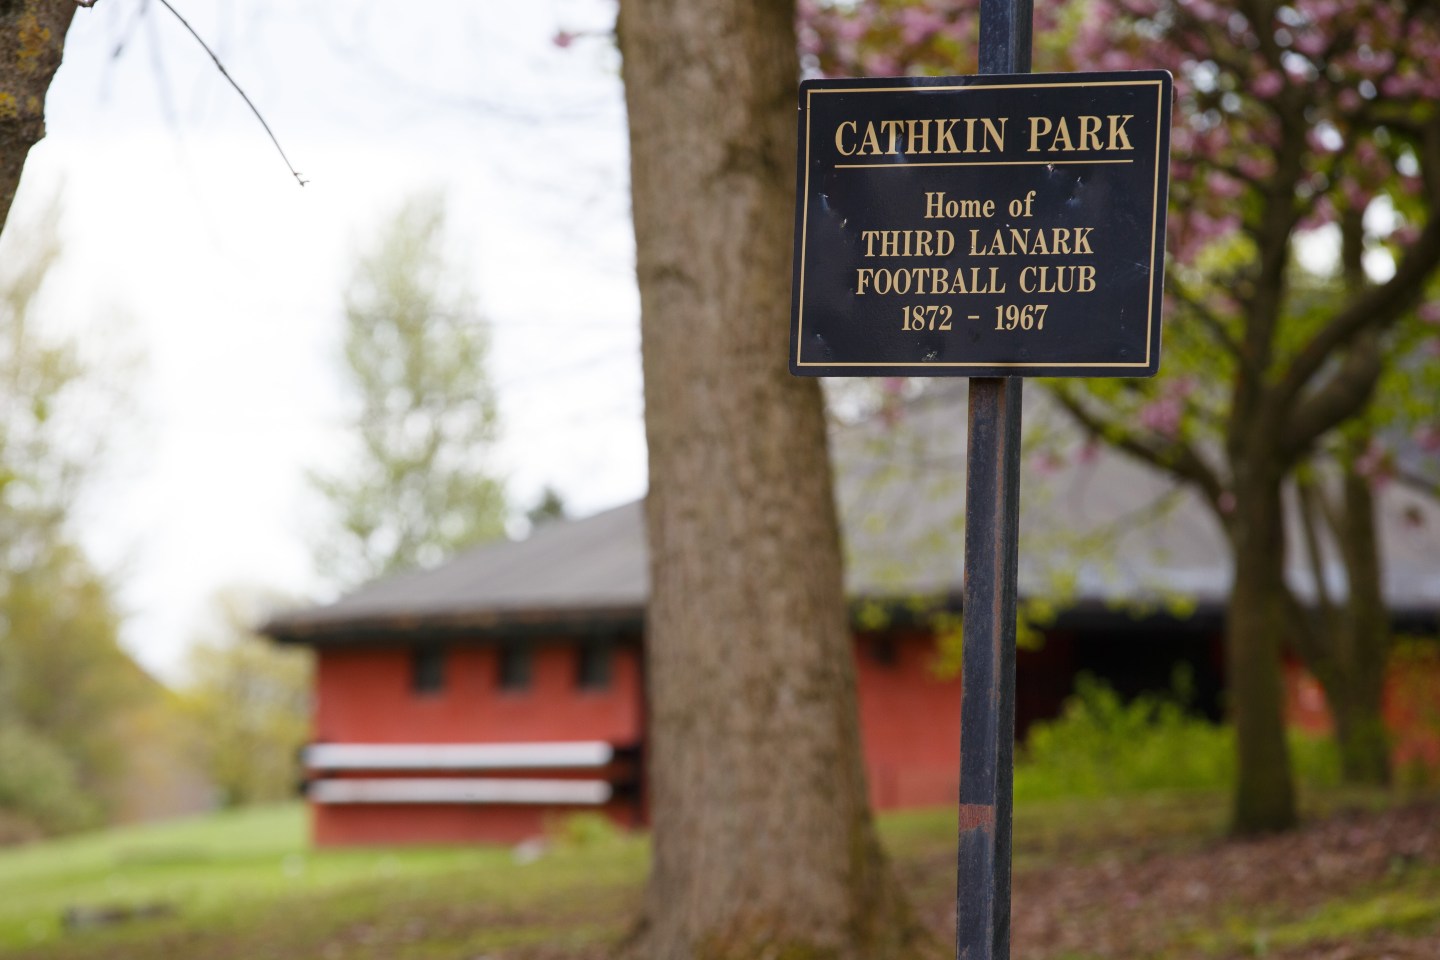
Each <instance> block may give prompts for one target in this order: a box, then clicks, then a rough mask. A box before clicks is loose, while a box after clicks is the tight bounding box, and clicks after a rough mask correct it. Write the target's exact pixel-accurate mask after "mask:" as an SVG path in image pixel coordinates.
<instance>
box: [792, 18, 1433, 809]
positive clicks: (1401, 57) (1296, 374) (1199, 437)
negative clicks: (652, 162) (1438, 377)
mask: <svg viewBox="0 0 1440 960" xmlns="http://www.w3.org/2000/svg"><path fill="white" fill-rule="evenodd" d="M976 7H978V4H977V3H973V2H965V3H960V4H954V3H948V2H942V0H888V2H886V3H882V4H861V5H850V4H839V3H835V4H828V3H827V4H818V3H817V4H811V5H809V6H808V7H807V8H806V9H807V12H808V14H809V20H808V23H809V26H808V28H807V31H806V33H805V38H806V43H807V53H808V54H809V55H810V56H811V57H812V58H813V63H814V65H815V66H816V67H818V68H819V69H822V70H831V71H838V72H858V71H862V70H869V71H878V72H899V71H905V70H914V71H935V72H956V71H961V72H963V70H964V63H965V62H966V61H965V59H963V58H957V55H956V51H957V50H959V49H962V48H963V49H966V50H968V49H972V47H970V46H968V44H970V43H971V38H973V30H974V26H975V16H974V13H975V9H976ZM1046 15H1047V16H1049V17H1050V18H1051V19H1050V20H1049V21H1047V22H1046V23H1044V24H1041V26H1053V27H1055V28H1056V29H1055V31H1054V33H1055V37H1058V38H1059V39H1058V42H1057V41H1056V40H1054V39H1052V40H1050V41H1046V40H1045V39H1043V38H1042V39H1041V40H1040V41H1039V43H1038V46H1039V47H1040V50H1039V53H1040V54H1041V55H1040V56H1037V63H1043V64H1045V65H1046V66H1048V67H1051V68H1059V69H1076V68H1081V69H1107V70H1117V69H1131V68H1136V67H1165V68H1167V69H1169V70H1170V71H1171V72H1172V73H1173V74H1174V76H1175V85H1176V107H1175V127H1174V133H1173V140H1172V148H1173V152H1172V165H1171V194H1170V199H1171V204H1170V228H1169V251H1170V254H1171V261H1170V266H1169V270H1168V273H1167V277H1166V280H1167V294H1168V299H1169V307H1168V313H1169V319H1168V321H1167V333H1166V360H1165V364H1166V370H1167V373H1166V375H1165V376H1163V377H1161V378H1159V379H1157V380H1156V381H1153V382H1149V383H1134V382H1128V381H1095V382H1092V383H1080V382H1067V383H1064V384H1059V385H1057V387H1056V395H1057V396H1058V397H1059V398H1060V399H1061V401H1062V402H1063V403H1064V404H1065V405H1066V407H1067V408H1068V409H1069V410H1070V412H1071V414H1072V415H1073V416H1074V417H1075V418H1076V420H1077V421H1078V422H1079V423H1080V424H1082V426H1083V427H1084V428H1085V429H1086V430H1088V431H1089V432H1091V433H1092V434H1093V435H1094V436H1095V437H1097V438H1099V439H1100V440H1103V441H1105V442H1107V443H1111V444H1113V445H1115V446H1116V447H1118V448H1119V449H1121V450H1123V451H1125V452H1127V453H1128V454H1130V455H1132V456H1135V457H1138V458H1140V459H1141V460H1144V461H1146V462H1148V463H1150V464H1151V465H1153V466H1155V467H1157V468H1159V469H1162V470H1165V471H1168V472H1169V473H1171V474H1172V475H1174V476H1175V477H1176V478H1177V479H1178V480H1179V481H1181V482H1182V483H1185V484H1187V485H1189V486H1190V487H1191V488H1193V489H1194V490H1195V491H1196V492H1197V493H1198V494H1199V495H1200V497H1201V498H1202V500H1203V501H1204V502H1205V503H1206V504H1208V505H1209V506H1210V508H1211V510H1212V511H1213V515H1214V517H1215V519H1216V522H1217V524H1218V526H1219V528H1220V529H1221V530H1222V531H1223V532H1224V534H1225V536H1226V538H1227V540H1228V542H1229V546H1230V550H1231V555H1232V561H1233V566H1234V570H1235V578H1234V589H1233V591H1232V594H1231V598H1230V602H1229V606H1228V612H1227V630H1226V644H1227V657H1226V660H1227V664H1228V691H1229V705H1230V714H1231V718H1232V720H1233V721H1234V723H1235V724H1236V727H1237V734H1238V735H1237V738H1236V742H1237V765H1238V778H1237V787H1236V794H1235V810H1234V823H1235V826H1236V828H1237V829H1238V830H1241V831H1255V830H1269V829H1278V828H1284V827H1288V826H1290V825H1291V824H1293V823H1294V822H1295V817H1296V810H1295V801H1294V789H1293V785H1292V779H1291V775H1290V763H1289V759H1288V750H1287V747H1286V741H1285V736H1284V727H1283V699H1282V688H1281V673H1280V652H1281V649H1282V646H1283V644H1284V643H1285V642H1286V641H1287V640H1289V641H1291V642H1296V643H1297V647H1296V648H1297V649H1298V650H1299V651H1300V652H1301V653H1302V655H1304V656H1305V657H1306V658H1307V661H1309V662H1310V665H1311V667H1312V669H1314V670H1315V672H1316V673H1317V676H1319V677H1320V679H1321V680H1322V682H1323V683H1325V685H1326V690H1327V694H1328V695H1329V699H1330V703H1331V706H1332V708H1334V709H1335V710H1336V711H1337V713H1345V714H1347V716H1346V717H1343V718H1342V719H1341V721H1340V724H1339V728H1340V730H1341V732H1342V735H1348V733H1349V732H1351V731H1360V730H1366V729H1372V730H1373V729H1374V727H1375V719H1376V718H1375V717H1374V713H1373V711H1374V708H1375V706H1376V704H1378V697H1376V696H1372V695H1371V691H1372V690H1373V688H1374V687H1375V684H1376V683H1377V682H1378V681H1374V680H1372V679H1371V678H1372V677H1374V676H1382V677H1383V667H1382V669H1381V670H1380V671H1379V672H1377V671H1375V670H1374V669H1372V666H1373V661H1375V659H1376V658H1377V657H1378V658H1379V660H1380V662H1381V663H1382V664H1383V659H1384V650H1385V649H1386V644H1385V642H1384V640H1383V638H1382V637H1375V636H1374V633H1373V631H1371V630H1369V629H1368V628H1362V634H1363V636H1368V637H1370V638H1371V639H1369V640H1366V639H1361V640H1360V642H1359V644H1358V645H1355V644H1351V643H1349V642H1348V641H1347V642H1346V643H1344V644H1339V645H1337V643H1336V642H1330V641H1320V640H1315V642H1305V641H1306V638H1305V637H1304V636H1300V635H1297V629H1298V628H1299V624H1298V623H1297V621H1296V617H1295V614H1296V602H1295V597H1294V596H1293V594H1292V593H1291V591H1290V589H1289V587H1288V586H1287V584H1286V580H1285V549H1286V539H1287V537H1286V529H1287V520H1286V513H1285V508H1284V499H1285V490H1286V489H1287V486H1288V484H1289V483H1290V481H1291V480H1292V479H1293V478H1294V477H1295V476H1296V472H1297V471H1298V470H1300V469H1301V468H1302V467H1303V466H1304V465H1305V464H1307V463H1309V462H1310V461H1311V460H1312V459H1313V458H1314V457H1316V456H1317V455H1320V454H1322V453H1323V452H1324V449H1325V446H1326V442H1327V438H1328V437H1330V436H1331V435H1332V433H1333V431H1335V430H1336V428H1338V427H1340V426H1341V425H1342V424H1345V423H1346V422H1347V421H1349V420H1352V419H1353V418H1355V417H1357V416H1359V415H1361V414H1362V413H1364V411H1366V410H1367V408H1368V407H1369V405H1370V404H1371V402H1372V398H1373V397H1374V396H1375V394H1376V390H1377V384H1378V383H1379V382H1380V380H1381V378H1382V376H1383V374H1384V372H1385V370H1386V369H1387V368H1388V367H1390V366H1392V365H1393V364H1395V363H1397V362H1401V361H1402V360H1404V359H1405V358H1407V357H1409V356H1411V353H1410V352H1409V351H1410V349H1411V348H1410V347H1408V346H1407V344H1413V342H1414V336H1413V332H1414V331H1415V330H1416V329H1417V327H1418V325H1419V324H1420V316H1421V312H1422V311H1417V307H1421V305H1422V303H1423V302H1424V301H1425V297H1426V293H1427V291H1428V289H1429V288H1430V285H1431V283H1432V280H1433V278H1434V276H1435V272H1436V268H1437V265H1440V216H1437V211H1440V109H1437V105H1436V104H1437V96H1440V80H1437V77H1436V74H1435V72H1434V70H1433V69H1432V66H1433V60H1434V56H1433V53H1434V51H1435V49H1437V44H1440V11H1437V10H1436V9H1435V8H1434V7H1433V6H1431V5H1427V4H1416V3H1408V2H1403V0H1383V2H1377V3H1372V4H1357V3H1331V2H1321V0H1314V2H1312V0H1300V2H1296V3H1293V4H1239V5H1234V4H1215V3H1206V2H1194V3H1191V2H1182V0H1091V2H1087V3H1080V4H1074V5H1071V6H1070V7H1067V8H1065V9H1064V10H1063V11H1060V12H1058V13H1056V12H1055V11H1048V12H1047V14H1046ZM1042 37H1043V34H1042ZM1306 235H1310V236H1329V237H1331V238H1332V239H1333V240H1334V241H1336V246H1338V247H1339V250H1340V254H1339V256H1338V257H1337V258H1336V260H1337V265H1336V269H1335V270H1334V271H1333V275H1328V276H1325V277H1319V278H1317V277H1314V276H1311V275H1308V274H1307V273H1306V270H1305V267H1304V266H1303V265H1302V263H1301V259H1300V257H1299V256H1298V255H1297V251H1298V249H1299V247H1300V244H1301V240H1302V238H1303V237H1305V236H1306ZM1367 261H1372V262H1377V263H1378V262H1383V267H1377V268H1376V272H1373V273H1372V272H1371V271H1369V270H1366V269H1364V266H1363V265H1364V264H1366V263H1367ZM1422 310H1423V308H1422ZM1422 332H1423V331H1422ZM1429 335H1431V336H1432V337H1433V331H1430V333H1429ZM1347 559H1349V560H1351V561H1352V562H1354V563H1356V564H1358V566H1356V567H1355V568H1354V579H1356V582H1357V583H1359V584H1360V587H1359V589H1357V590H1355V591H1354V592H1353V596H1354V597H1355V598H1356V600H1357V602H1358V603H1359V604H1362V605H1363V604H1372V605H1373V597H1374V594H1373V592H1371V591H1370V590H1369V589H1368V588H1367V587H1366V586H1365V585H1364V580H1365V578H1367V577H1370V573H1369V572H1367V568H1366V563H1368V561H1366V560H1365V559H1363V558H1362V557H1361V556H1360V555H1359V553H1355V554H1354V555H1353V556H1352V557H1348V558H1347ZM1355 613H1356V614H1357V616H1356V617H1355V618H1354V622H1355V624H1356V625H1357V627H1358V626H1359V625H1360V624H1362V623H1370V624H1373V623H1374V622H1375V617H1374V616H1373V614H1362V613H1361V612H1360V611H1358V609H1357V610H1356V611H1355ZM1362 634H1357V635H1355V636H1356V638H1361V637H1362ZM1312 639H1314V638H1312ZM1333 639H1334V638H1333V637H1332V641H1333ZM1372 641H1373V642H1372ZM1347 645H1348V646H1349V648H1350V649H1351V650H1352V651H1353V652H1354V653H1356V654H1358V656H1360V657H1361V658H1363V660H1364V661H1365V669H1364V670H1360V671H1355V670H1348V669H1345V668H1343V666H1341V664H1342V663H1343V661H1344V656H1345V654H1343V652H1342V651H1341V647H1345V646H1347ZM1337 656H1338V657H1339V659H1337V658H1336V657H1337ZM1357 662H1358V661H1357ZM1357 679H1358V680H1359V681H1360V682H1362V683H1364V684H1365V685H1367V687H1369V688H1370V689H1369V690H1367V691H1365V692H1364V693H1363V695H1352V694H1354V693H1355V691H1354V690H1352V689H1351V686H1352V685H1353V683H1354V682H1356V681H1357ZM1353 711H1360V714H1355V713H1353ZM1361 714H1368V716H1362V715H1361ZM1371 743H1373V741H1371ZM1357 749H1360V750H1363V749H1369V748H1367V747H1363V746H1362V747H1357Z"/></svg>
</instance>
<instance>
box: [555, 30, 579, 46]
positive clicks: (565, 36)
mask: <svg viewBox="0 0 1440 960" xmlns="http://www.w3.org/2000/svg"><path fill="white" fill-rule="evenodd" d="M550 42H551V43H553V44H555V46H557V47H559V48H560V49H561V50H564V49H565V48H566V47H569V46H570V45H571V44H573V43H574V42H575V34H573V33H571V32H570V31H569V30H556V31H555V36H553V37H551V38H550Z"/></svg>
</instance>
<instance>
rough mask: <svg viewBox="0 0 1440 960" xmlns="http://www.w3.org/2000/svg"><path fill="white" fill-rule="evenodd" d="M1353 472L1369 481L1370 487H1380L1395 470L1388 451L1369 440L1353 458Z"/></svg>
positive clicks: (1390, 477)
mask: <svg viewBox="0 0 1440 960" xmlns="http://www.w3.org/2000/svg"><path fill="white" fill-rule="evenodd" d="M1355 472H1356V473H1358V474H1359V475H1360V476H1362V477H1364V478H1365V479H1366V480H1367V481H1369V483H1370V486H1371V487H1374V488H1375V489H1377V490H1378V489H1380V488H1381V487H1383V486H1385V484H1387V483H1389V482H1390V480H1391V479H1392V477H1393V475H1394V472H1395V471H1394V463H1393V462H1392V459H1391V456H1390V451H1388V450H1386V449H1385V448H1384V447H1383V446H1381V445H1380V443H1379V442H1377V441H1375V440H1371V441H1370V444H1369V445H1368V446H1367V447H1366V448H1365V452H1364V453H1362V454H1361V455H1360V456H1359V457H1358V458H1357V459H1356V460H1355Z"/></svg>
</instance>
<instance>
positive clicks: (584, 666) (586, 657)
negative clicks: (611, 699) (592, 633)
mask: <svg viewBox="0 0 1440 960" xmlns="http://www.w3.org/2000/svg"><path fill="white" fill-rule="evenodd" d="M611 652H612V651H611V646H610V642H609V641H608V640H587V641H585V642H584V643H581V644H580V653H579V658H578V659H577V660H576V663H575V686H577V687H579V688H580V689H581V690H607V689H609V687H610V672H611V663H612V662H613V660H614V658H613V657H612V656H611Z"/></svg>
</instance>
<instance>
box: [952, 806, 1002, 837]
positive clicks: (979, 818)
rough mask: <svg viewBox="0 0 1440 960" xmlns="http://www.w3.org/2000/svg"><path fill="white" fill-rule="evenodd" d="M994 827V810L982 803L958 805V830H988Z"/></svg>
mask: <svg viewBox="0 0 1440 960" xmlns="http://www.w3.org/2000/svg"><path fill="white" fill-rule="evenodd" d="M994 826H995V808H994V807H992V806H990V805H988V804H983V803H962V804H960V830H961V832H962V833H963V832H965V831H967V830H989V829H992V828H994Z"/></svg>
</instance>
